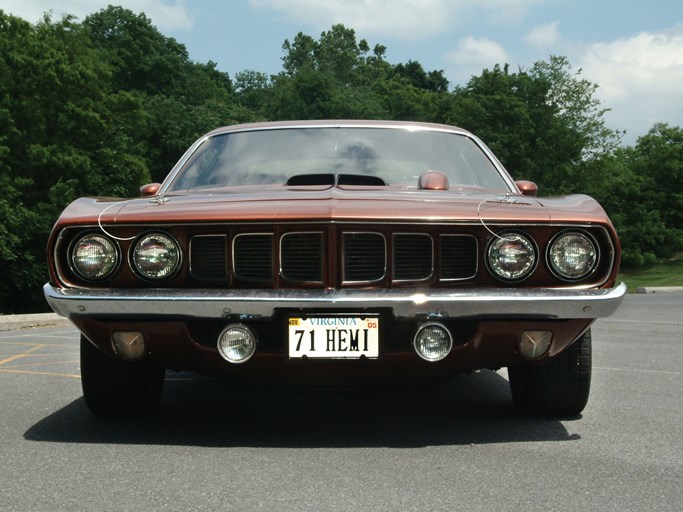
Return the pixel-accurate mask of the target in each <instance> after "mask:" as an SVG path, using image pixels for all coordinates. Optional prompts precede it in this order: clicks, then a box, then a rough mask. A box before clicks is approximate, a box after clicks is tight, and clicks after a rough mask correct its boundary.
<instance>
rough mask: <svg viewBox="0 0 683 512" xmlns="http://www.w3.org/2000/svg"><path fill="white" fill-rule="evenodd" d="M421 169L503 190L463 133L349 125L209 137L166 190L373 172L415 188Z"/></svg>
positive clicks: (455, 183)
mask: <svg viewBox="0 0 683 512" xmlns="http://www.w3.org/2000/svg"><path fill="white" fill-rule="evenodd" d="M428 170H433V171H441V172H443V173H444V174H446V176H448V181H449V183H450V186H451V188H454V187H475V188H483V189H487V190H495V191H505V192H507V191H510V188H509V186H508V185H507V183H506V181H505V179H504V178H503V177H502V176H501V174H500V172H499V171H498V170H497V168H496V167H495V166H494V164H493V163H492V162H491V160H490V159H489V158H488V156H487V155H486V154H485V153H484V151H483V150H482V149H481V148H480V147H479V145H478V144H477V143H476V142H475V141H474V140H472V139H471V138H469V137H467V136H465V135H461V134H458V133H449V132H439V131H430V130H405V129H396V128H356V127H318V128H285V129H269V130H254V131H244V132H235V133H227V134H219V135H214V136H212V137H209V138H208V139H207V140H205V141H204V142H203V143H202V144H201V145H200V146H199V147H198V148H197V149H196V151H195V152H194V153H193V154H192V155H191V156H190V158H189V159H188V160H187V162H186V163H185V164H184V166H183V168H182V169H181V170H180V171H179V172H178V174H177V175H176V176H175V178H174V179H173V181H172V183H171V184H170V186H169V189H168V190H169V191H186V190H193V189H198V188H205V187H210V188H217V187H236V186H254V185H285V184H288V183H289V184H293V183H296V184H298V185H299V184H304V185H305V184H321V183H323V182H324V180H323V181H321V180H319V179H316V177H317V178H319V177H320V176H340V175H344V176H349V175H350V176H355V177H367V178H370V177H372V178H371V179H372V180H374V181H370V182H369V183H377V184H386V185H397V184H398V185H404V186H417V183H418V180H419V177H420V175H421V174H422V173H424V172H425V171H428ZM292 178H294V179H292ZM309 178H310V181H309V182H307V179H309ZM377 178H379V179H377Z"/></svg>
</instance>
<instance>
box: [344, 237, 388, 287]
mask: <svg viewBox="0 0 683 512" xmlns="http://www.w3.org/2000/svg"><path fill="white" fill-rule="evenodd" d="M343 247H344V249H343V250H344V281H345V282H372V281H379V280H380V279H382V278H383V277H384V275H385V274H386V261H387V259H386V242H385V240H384V237H383V236H382V235H381V234H379V233H345V234H344V242H343Z"/></svg>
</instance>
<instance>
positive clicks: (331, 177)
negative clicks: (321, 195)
mask: <svg viewBox="0 0 683 512" xmlns="http://www.w3.org/2000/svg"><path fill="white" fill-rule="evenodd" d="M287 185H288V186H291V187H300V186H312V185H318V186H319V185H327V186H330V187H338V186H340V185H341V186H343V185H356V186H361V187H362V186H366V187H367V186H372V187H386V186H387V184H386V183H385V181H384V180H383V179H382V178H380V177H378V176H370V175H367V174H297V175H296V176H292V177H291V178H289V179H288V180H287Z"/></svg>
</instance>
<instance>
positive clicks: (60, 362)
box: [4, 359, 78, 370]
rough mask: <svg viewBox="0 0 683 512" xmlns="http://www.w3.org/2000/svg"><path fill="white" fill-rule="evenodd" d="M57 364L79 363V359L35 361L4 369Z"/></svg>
mask: <svg viewBox="0 0 683 512" xmlns="http://www.w3.org/2000/svg"><path fill="white" fill-rule="evenodd" d="M56 364H74V365H76V364H78V360H77V359H71V360H69V361H48V362H46V363H44V362H35V363H23V364H13V365H11V366H7V367H5V368H4V369H11V370H15V369H17V368H29V367H31V366H41V367H42V366H54V365H56Z"/></svg>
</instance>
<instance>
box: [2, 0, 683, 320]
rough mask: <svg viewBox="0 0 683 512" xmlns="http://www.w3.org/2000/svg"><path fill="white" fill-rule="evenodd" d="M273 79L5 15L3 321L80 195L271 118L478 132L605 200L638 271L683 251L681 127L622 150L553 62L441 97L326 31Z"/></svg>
mask: <svg viewBox="0 0 683 512" xmlns="http://www.w3.org/2000/svg"><path fill="white" fill-rule="evenodd" d="M282 49H283V57H282V70H281V72H280V73H278V74H276V75H273V76H268V75H266V74H264V73H261V72H259V71H256V70H245V71H243V72H241V73H237V74H236V75H235V77H234V81H233V80H231V79H230V77H229V76H228V75H227V74H226V73H223V72H221V71H219V70H218V69H217V67H216V64H215V63H213V62H208V63H206V64H203V63H195V62H192V61H191V60H190V59H189V57H188V53H187V50H186V49H185V47H184V46H183V45H182V44H180V43H178V42H177V41H175V40H174V39H172V38H167V37H165V36H164V35H163V34H161V33H160V32H159V31H158V30H157V29H156V28H155V27H154V26H153V25H152V24H151V22H150V20H149V18H147V17H146V16H145V15H144V14H135V13H133V12H131V11H129V10H127V9H123V8H121V7H113V6H109V7H107V8H106V9H103V10H101V11H98V12H96V13H93V14H91V15H90V16H88V17H86V18H85V20H84V21H83V22H82V23H77V22H76V21H75V20H74V19H73V18H71V17H69V16H66V17H64V18H63V19H61V20H59V21H53V20H52V19H51V18H50V16H45V17H44V19H43V20H42V21H41V22H39V23H36V24H30V23H27V22H25V21H23V20H21V19H19V18H16V17H13V16H10V15H6V14H5V13H4V12H2V11H0V187H1V189H2V190H3V195H2V198H1V199H0V279H2V282H3V285H4V286H3V289H2V290H0V312H3V313H10V312H18V311H33V310H41V309H43V310H44V309H45V308H46V305H45V304H44V303H43V300H42V297H41V285H42V282H43V281H44V279H45V276H46V269H45V257H44V247H45V244H46V240H47V236H48V234H49V231H50V228H51V226H52V224H53V222H54V220H55V218H56V217H57V216H58V215H59V213H60V212H61V210H62V209H63V208H64V207H65V206H66V205H67V204H68V203H69V202H71V201H73V200H74V199H75V198H77V197H80V196H83V195H110V196H133V195H136V194H137V193H138V188H139V187H140V185H142V184H143V183H145V182H149V181H161V180H162V179H163V178H164V177H165V175H166V174H167V173H168V171H169V170H170V169H171V168H172V166H173V165H174V164H175V162H176V161H177V160H178V158H179V157H180V156H181V155H182V154H183V153H184V151H185V150H186V148H187V147H188V145H189V144H190V143H192V142H193V141H194V140H195V139H196V138H197V137H199V136H200V135H201V134H203V133H205V132H206V131H208V130H210V129H213V128H215V127H217V126H221V125H227V124H233V123H237V122H246V121H258V120H278V119H315V118H332V119H334V118H349V119H360V118H363V119H404V120H416V121H420V120H422V121H432V122H446V123H449V124H455V125H459V126H462V127H464V128H468V129H470V130H471V131H473V132H474V133H476V134H477V135H479V136H480V137H481V138H482V139H483V140H485V141H486V142H487V144H488V145H489V146H490V147H491V148H492V149H493V151H494V152H495V153H496V154H497V156H498V157H499V158H500V160H501V161H502V162H503V164H504V165H505V166H506V167H507V168H508V169H509V170H510V171H511V173H512V174H513V175H514V176H515V177H516V178H517V179H522V178H526V179H532V180H534V181H536V182H537V183H538V184H539V186H540V189H541V192H542V193H543V194H546V195H547V194H553V193H569V192H587V193H589V194H591V195H593V196H595V197H596V198H597V199H599V200H600V201H601V202H602V204H603V205H604V207H605V209H606V210H607V211H608V213H609V214H610V215H611V217H612V219H613V221H614V223H615V225H616V227H617V229H618V231H619V233H620V236H621V239H622V242H623V246H624V262H625V263H626V264H627V265H632V266H637V265H643V264H647V263H653V262H656V261H660V260H663V259H666V258H669V257H671V256H672V255H673V254H674V253H675V252H676V251H679V250H681V248H682V247H683V235H682V233H683V226H682V221H683V218H682V216H683V213H682V212H683V198H682V196H681V191H682V190H683V183H681V179H682V178H681V174H682V173H681V170H682V168H683V131H682V130H681V129H680V128H674V127H669V126H667V125H661V124H658V125H655V126H654V127H653V128H652V130H651V131H650V132H649V133H648V134H647V135H645V136H643V137H641V138H640V139H639V140H638V143H637V144H636V146H635V147H633V148H619V149H615V148H616V146H617V144H618V142H619V137H620V134H619V133H618V132H614V131H612V130H609V129H608V128H606V127H605V124H604V120H603V115H604V113H605V109H604V108H602V107H601V105H600V102H599V101H598V100H597V99H596V96H595V92H596V88H597V85H596V84H593V83H591V82H589V81H588V80H586V79H585V78H583V77H582V76H581V70H578V71H573V70H572V68H571V66H570V65H569V62H568V61H567V60H566V59H565V58H563V57H553V56H551V57H550V58H549V60H547V61H541V62H537V63H535V64H533V65H532V67H531V68H529V69H527V70H524V69H519V70H518V71H516V72H511V71H510V69H509V67H508V66H507V65H506V64H501V65H497V66H494V67H493V69H490V70H483V71H482V74H481V75H480V76H475V77H472V79H471V80H470V81H469V82H468V83H467V84H466V85H464V86H461V87H456V88H455V89H453V90H449V88H450V85H449V83H448V80H447V79H446V78H445V75H444V73H443V71H441V70H425V69H424V68H423V67H422V65H421V64H420V63H419V62H416V61H412V60H411V61H408V62H407V63H399V64H391V63H389V62H387V60H386V51H387V49H386V47H385V46H383V45H381V44H375V45H374V47H372V48H371V46H370V45H369V44H368V42H367V41H366V40H363V39H361V40H358V39H357V38H356V34H355V31H354V30H353V29H350V28H346V27H344V26H343V25H334V26H333V27H332V28H331V29H330V30H328V31H325V32H322V33H321V35H320V37H319V38H318V39H315V38H313V37H311V36H309V35H306V34H303V33H299V34H297V35H296V36H295V37H294V38H293V39H292V40H291V41H290V40H286V41H285V42H284V44H283V47H282Z"/></svg>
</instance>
